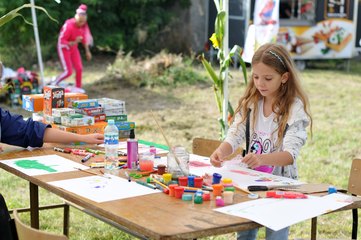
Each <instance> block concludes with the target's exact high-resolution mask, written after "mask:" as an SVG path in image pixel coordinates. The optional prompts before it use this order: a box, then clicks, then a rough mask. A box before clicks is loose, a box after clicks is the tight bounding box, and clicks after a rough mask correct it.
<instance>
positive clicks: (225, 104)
mask: <svg viewBox="0 0 361 240" xmlns="http://www.w3.org/2000/svg"><path fill="white" fill-rule="evenodd" d="M223 10H224V11H225V12H226V17H225V23H224V37H223V53H224V56H228V54H229V47H228V44H229V40H228V39H229V31H228V21H229V1H228V0H223ZM224 74H225V75H224V76H223V77H224V78H223V79H224V82H223V93H224V97H223V113H222V119H223V122H224V126H225V129H224V134H225V135H226V134H227V131H228V98H229V96H228V95H229V94H228V68H227V70H226V71H225V72H224Z"/></svg>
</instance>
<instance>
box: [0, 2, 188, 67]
mask: <svg viewBox="0 0 361 240" xmlns="http://www.w3.org/2000/svg"><path fill="white" fill-rule="evenodd" d="M25 3H28V1H25V0H11V1H0V16H2V15H4V14H5V13H7V12H9V11H10V10H12V9H15V8H17V7H19V6H21V5H22V4H25ZM35 3H36V5H39V6H42V7H44V8H46V9H47V10H48V12H49V14H50V15H51V16H52V17H54V18H55V19H57V20H58V21H59V23H56V22H54V21H51V20H49V18H48V17H47V16H46V15H45V14H44V13H40V12H38V14H37V18H38V26H39V35H40V41H41V45H42V53H43V57H44V59H45V60H47V59H49V58H51V57H56V51H55V49H56V47H55V46H56V42H57V37H58V33H59V30H60V28H61V26H62V24H63V23H64V21H65V20H66V19H68V18H71V17H73V16H74V14H75V10H76V8H77V7H78V6H79V5H80V4H81V3H85V4H87V5H88V18H89V26H90V28H91V31H92V34H93V37H94V40H95V46H96V49H97V50H99V51H110V52H117V51H118V50H119V49H123V50H124V51H125V52H128V51H130V50H132V51H134V53H137V54H138V55H139V54H143V53H147V52H149V51H150V50H151V51H152V52H157V51H158V50H160V49H161V48H164V41H163V42H162V41H159V39H158V36H159V34H161V33H162V32H164V31H165V29H167V27H168V28H169V27H171V26H172V23H173V22H174V20H175V19H176V15H175V12H176V11H178V9H184V8H187V7H189V6H190V1H189V0H180V1H173V0H129V1H124V0H83V1H80V0H72V1H61V3H60V4H58V3H56V2H55V1H51V0H36V1H35ZM21 14H22V15H23V16H24V17H25V18H26V19H27V20H29V21H31V12H30V10H23V11H21ZM0 36H1V41H0V56H1V57H2V61H3V62H5V63H7V64H8V65H12V64H14V63H17V64H16V66H18V64H19V63H20V64H22V65H24V66H25V67H26V66H29V65H30V64H33V62H29V61H26V60H24V59H27V60H28V59H34V60H35V61H36V51H35V47H34V46H35V43H34V33H33V28H32V26H30V25H28V24H26V23H25V22H24V20H23V19H21V18H16V19H14V20H13V21H11V22H10V23H8V24H6V25H5V26H3V27H2V28H1V29H0ZM165 47H166V46H165Z"/></svg>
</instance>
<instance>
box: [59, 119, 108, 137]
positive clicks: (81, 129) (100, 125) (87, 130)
mask: <svg viewBox="0 0 361 240" xmlns="http://www.w3.org/2000/svg"><path fill="white" fill-rule="evenodd" d="M107 124H108V123H107V122H96V123H94V125H90V126H78V127H67V126H63V125H58V124H52V127H53V128H57V129H60V130H62V131H66V132H72V133H78V134H92V133H101V134H104V128H105V127H106V126H107Z"/></svg>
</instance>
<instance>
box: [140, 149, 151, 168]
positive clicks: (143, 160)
mask: <svg viewBox="0 0 361 240" xmlns="http://www.w3.org/2000/svg"><path fill="white" fill-rule="evenodd" d="M153 167H154V154H153V153H151V152H143V153H139V169H140V171H142V172H151V171H153Z"/></svg>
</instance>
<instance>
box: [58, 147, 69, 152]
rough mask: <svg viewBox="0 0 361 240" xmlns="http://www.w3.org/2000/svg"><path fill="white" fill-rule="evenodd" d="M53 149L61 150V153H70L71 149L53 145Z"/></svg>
mask: <svg viewBox="0 0 361 240" xmlns="http://www.w3.org/2000/svg"><path fill="white" fill-rule="evenodd" d="M54 151H57V152H62V153H71V149H70V148H60V147H54Z"/></svg>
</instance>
